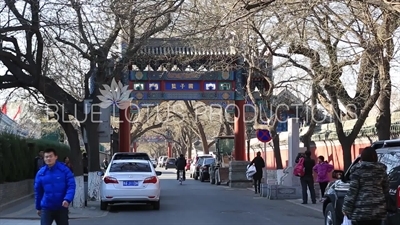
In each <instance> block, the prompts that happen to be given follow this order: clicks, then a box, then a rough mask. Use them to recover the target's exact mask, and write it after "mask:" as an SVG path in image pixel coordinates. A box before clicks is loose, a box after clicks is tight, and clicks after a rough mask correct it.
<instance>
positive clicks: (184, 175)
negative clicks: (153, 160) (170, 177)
mask: <svg viewBox="0 0 400 225" xmlns="http://www.w3.org/2000/svg"><path fill="white" fill-rule="evenodd" d="M181 170H182V172H183V180H186V172H185V169H181ZM179 171H180V170H176V180H179Z"/></svg>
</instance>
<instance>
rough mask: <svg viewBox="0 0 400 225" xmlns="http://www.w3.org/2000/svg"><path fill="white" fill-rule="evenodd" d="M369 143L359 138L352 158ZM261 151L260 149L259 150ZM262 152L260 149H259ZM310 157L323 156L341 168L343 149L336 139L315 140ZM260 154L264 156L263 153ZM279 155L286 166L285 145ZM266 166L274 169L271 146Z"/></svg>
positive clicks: (354, 145) (253, 153) (286, 153)
mask: <svg viewBox="0 0 400 225" xmlns="http://www.w3.org/2000/svg"><path fill="white" fill-rule="evenodd" d="M370 145H371V143H370V142H369V141H368V140H364V141H362V140H359V141H357V142H356V143H355V144H353V147H352V156H353V159H354V158H355V157H357V156H358V155H359V154H360V152H361V150H362V149H363V148H365V147H368V146H370ZM259 151H261V149H260V150H259ZM261 152H262V151H261ZM311 153H312V156H311V157H312V158H314V159H317V157H318V156H320V155H322V156H324V157H325V160H327V161H328V162H329V163H330V164H332V165H333V166H334V167H335V169H343V167H344V164H343V151H342V147H341V145H340V143H339V142H338V141H325V142H322V141H321V142H316V143H315V145H314V146H312V147H311ZM254 155H255V152H251V153H250V157H251V158H253V157H254ZM261 155H262V156H263V157H264V153H263V152H262V153H261ZM281 156H282V162H283V166H284V167H286V166H287V161H288V150H287V146H281ZM266 164H267V168H268V169H270V170H273V169H276V163H275V157H274V152H273V151H272V149H271V148H268V149H267V159H266Z"/></svg>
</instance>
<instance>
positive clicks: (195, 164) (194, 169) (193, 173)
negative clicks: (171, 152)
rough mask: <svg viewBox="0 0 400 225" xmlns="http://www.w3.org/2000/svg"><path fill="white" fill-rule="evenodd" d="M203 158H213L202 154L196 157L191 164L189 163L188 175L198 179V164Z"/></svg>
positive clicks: (199, 164)
mask: <svg viewBox="0 0 400 225" xmlns="http://www.w3.org/2000/svg"><path fill="white" fill-rule="evenodd" d="M205 158H213V156H212V155H202V156H199V157H196V158H195V159H194V160H193V162H192V164H191V165H190V177H192V178H194V179H195V180H198V179H199V176H200V172H199V171H200V166H201V164H202V163H203V159H205Z"/></svg>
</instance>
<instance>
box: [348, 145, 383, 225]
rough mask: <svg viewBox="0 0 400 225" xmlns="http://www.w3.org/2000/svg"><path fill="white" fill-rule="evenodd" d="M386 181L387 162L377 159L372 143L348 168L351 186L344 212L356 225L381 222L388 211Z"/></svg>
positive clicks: (377, 224) (378, 223) (373, 224)
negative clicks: (385, 163) (357, 161)
mask: <svg viewBox="0 0 400 225" xmlns="http://www.w3.org/2000/svg"><path fill="white" fill-rule="evenodd" d="M388 193H389V181H388V176H387V173H386V165H384V164H382V163H380V162H378V155H377V154H376V151H375V149H374V148H372V147H368V148H365V149H364V150H363V151H362V153H361V162H360V163H358V164H356V165H355V166H353V167H352V168H351V170H350V189H349V191H348V192H347V194H346V196H345V198H344V202H343V208H342V211H343V214H344V215H345V216H347V217H348V218H349V219H350V220H351V221H352V222H353V223H356V224H357V225H380V224H381V223H382V220H384V219H385V218H386V215H387V201H386V197H387V195H388Z"/></svg>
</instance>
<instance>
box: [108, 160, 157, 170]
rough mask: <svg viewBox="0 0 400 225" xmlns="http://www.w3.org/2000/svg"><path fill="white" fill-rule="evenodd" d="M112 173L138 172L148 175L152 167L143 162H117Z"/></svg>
mask: <svg viewBox="0 0 400 225" xmlns="http://www.w3.org/2000/svg"><path fill="white" fill-rule="evenodd" d="M110 172H117V173H125V172H138V173H147V172H151V167H150V165H149V164H148V163H142V162H117V163H113V164H112V165H111V168H110Z"/></svg>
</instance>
